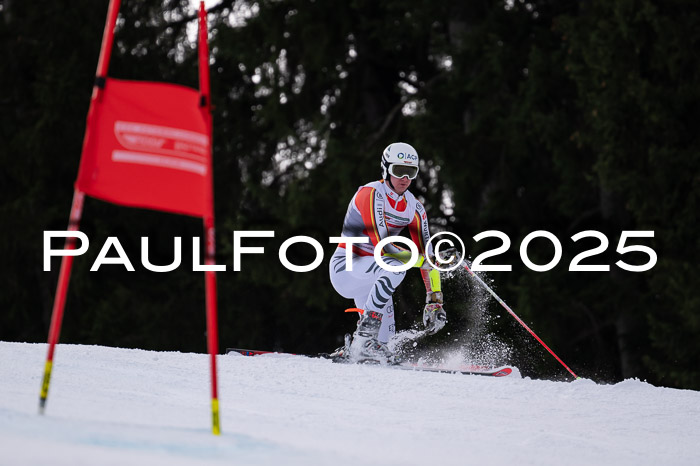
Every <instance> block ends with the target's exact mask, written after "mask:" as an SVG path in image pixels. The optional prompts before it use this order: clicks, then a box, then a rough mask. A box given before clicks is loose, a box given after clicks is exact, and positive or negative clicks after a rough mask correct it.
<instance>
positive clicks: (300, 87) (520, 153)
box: [0, 0, 700, 389]
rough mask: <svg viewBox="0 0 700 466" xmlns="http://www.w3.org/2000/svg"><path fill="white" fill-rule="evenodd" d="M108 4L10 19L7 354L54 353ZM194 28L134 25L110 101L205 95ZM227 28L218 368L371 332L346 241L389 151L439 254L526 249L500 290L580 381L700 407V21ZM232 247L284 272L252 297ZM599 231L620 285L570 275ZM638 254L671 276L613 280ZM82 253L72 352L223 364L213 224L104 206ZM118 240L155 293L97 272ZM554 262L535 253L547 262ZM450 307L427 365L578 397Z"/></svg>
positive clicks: (430, 20)
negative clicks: (68, 235)
mask: <svg viewBox="0 0 700 466" xmlns="http://www.w3.org/2000/svg"><path fill="white" fill-rule="evenodd" d="M107 3H108V2H107V1H106V0H100V1H96V0H73V1H70V2H41V3H37V2H26V1H17V0H0V164H1V165H2V168H1V169H0V192H1V193H2V196H1V197H0V219H1V222H2V240H1V241H0V257H1V258H2V262H3V266H2V267H1V268H0V275H1V277H0V283H1V284H2V285H1V287H0V289H2V292H1V293H0V340H9V341H29V342H43V341H46V338H47V334H48V327H49V321H50V316H51V306H52V302H53V295H54V292H55V286H56V282H57V276H58V269H59V260H58V259H56V260H54V262H53V265H52V271H51V272H44V271H43V267H42V265H43V262H42V247H43V240H42V238H43V231H44V230H64V229H66V227H67V222H68V213H69V210H70V202H71V198H72V193H73V189H72V184H73V182H74V180H75V178H76V175H77V170H78V164H79V158H80V151H81V144H82V139H83V134H84V129H85V118H86V114H87V110H88V105H89V100H90V95H91V92H92V85H93V82H94V74H95V69H96V65H97V59H98V54H99V48H100V42H101V38H102V32H103V28H104V21H105V18H106V11H107ZM194 18H195V11H194V9H193V8H192V7H191V6H190V4H189V1H187V0H160V1H156V0H150V1H133V0H124V1H123V2H122V7H121V10H120V19H119V22H118V26H117V31H116V36H115V43H114V49H113V54H112V61H111V66H110V76H112V77H116V78H124V79H139V80H151V81H169V82H175V83H179V84H183V85H188V86H191V87H197V58H196V43H194V42H193V41H194V40H195V35H193V34H192V31H193V29H192V28H195V27H196V22H195V21H194ZM208 19H209V27H210V37H211V43H210V46H211V51H212V60H211V80H212V93H213V96H212V101H213V104H214V107H215V108H214V165H215V170H214V178H215V179H214V183H215V206H216V216H217V263H219V264H226V265H227V271H226V272H223V273H219V274H218V278H219V323H220V341H221V349H222V350H223V349H225V348H226V347H230V346H237V347H246V348H248V347H249V348H256V349H276V350H285V351H291V352H297V353H314V352H320V351H329V350H332V349H333V348H334V347H336V346H337V345H338V344H339V343H340V340H341V338H342V335H343V333H345V332H348V331H352V329H353V327H354V318H353V317H351V316H350V315H348V314H345V313H343V309H345V308H346V307H349V305H350V304H351V303H350V302H349V301H346V300H344V299H343V298H341V297H340V296H338V295H337V294H336V293H335V292H334V290H333V289H332V287H331V285H330V281H329V279H328V271H327V264H328V258H329V257H330V254H331V253H332V251H333V249H334V247H333V245H331V244H329V243H328V241H327V239H328V237H329V236H337V235H338V234H339V233H340V228H341V224H342V219H343V216H344V214H345V211H346V208H347V205H348V202H349V200H350V198H351V197H352V195H353V193H354V192H355V190H356V189H357V187H358V186H360V185H362V184H365V183H367V182H369V181H372V180H376V179H378V178H379V177H380V169H379V160H380V154H381V151H382V150H383V148H384V147H385V146H386V145H387V144H389V143H391V142H394V141H405V142H408V143H410V144H412V145H413V146H414V147H416V148H417V150H418V152H419V154H420V156H421V157H422V165H421V168H422V170H421V173H420V175H419V178H418V179H417V180H416V182H414V185H413V187H412V188H411V189H412V191H413V192H414V193H415V194H416V195H418V196H419V198H420V199H421V200H423V201H424V204H425V205H426V208H427V210H428V214H429V218H430V220H431V226H432V229H433V232H436V231H439V230H447V231H451V232H454V233H456V234H458V235H459V236H460V237H461V238H462V239H463V240H464V241H465V243H466V245H467V248H468V250H469V255H470V256H471V257H472V258H473V257H475V256H476V255H477V254H478V253H480V252H483V251H486V250H488V249H493V248H495V247H497V246H499V245H500V242H499V241H498V240H496V239H493V238H491V239H485V240H482V241H480V242H476V241H474V240H473V239H472V237H473V236H474V235H476V234H477V233H480V232H483V231H486V230H500V231H503V232H504V233H506V234H507V235H508V236H509V237H510V239H511V241H512V244H511V247H510V249H509V250H508V251H507V252H506V253H504V254H502V255H500V256H498V257H494V258H491V259H489V260H487V261H486V263H489V264H512V266H513V270H512V271H511V272H490V273H488V274H486V275H485V277H486V279H487V280H488V282H489V283H490V284H491V285H492V286H493V287H494V288H495V290H496V292H497V293H498V294H499V295H500V296H501V297H502V298H503V299H504V300H505V301H506V302H507V303H509V305H510V306H511V307H512V308H513V309H514V310H515V312H516V313H518V314H519V315H520V316H521V317H522V318H523V319H524V320H525V321H526V322H528V323H529V324H531V327H532V328H533V329H534V330H535V332H537V333H538V334H539V335H540V336H541V337H542V338H543V340H544V341H545V342H547V343H548V344H549V345H550V346H551V347H552V348H553V349H554V350H555V351H556V352H557V353H558V354H559V356H561V357H562V359H563V360H564V361H565V362H567V364H568V365H569V366H571V367H572V369H574V371H575V372H577V373H578V375H581V376H584V377H590V378H593V379H594V380H596V381H601V382H613V381H617V380H621V379H622V378H629V377H639V378H641V379H646V380H648V381H650V382H652V383H655V384H661V385H665V386H670V387H681V388H693V389H700V364H698V363H700V358H699V357H698V355H699V354H700V315H699V312H700V291H699V290H700V268H699V267H698V260H699V259H700V247H699V245H700V241H699V240H698V233H699V231H698V211H699V210H700V205H699V204H698V200H699V199H698V198H699V195H700V137H699V134H700V4H699V3H698V2H696V1H693V0H665V1H652V0H615V1H608V0H581V1H566V0H564V1H551V0H550V1H546V0H532V1H529V2H524V1H519V0H514V1H513V0H511V1H506V2H503V1H486V0H474V1H468V2H467V1H464V2H457V1H451V2H436V1H431V0H403V1H396V0H385V1H381V2H378V1H373V0H348V1H321V0H316V1H313V0H289V1H285V0H278V1H267V0H258V1H250V0H224V1H222V2H220V3H218V4H215V5H213V6H211V7H210V13H209V15H208ZM188 31H189V32H188ZM234 230H274V231H275V238H274V239H265V240H260V241H253V240H250V241H247V242H246V245H250V246H254V245H261V246H265V248H266V254H265V255H255V256H252V255H251V256H244V258H243V271H242V272H233V271H232V249H231V243H232V232H233V231H234ZM535 230H547V231H549V232H551V233H553V234H554V235H555V236H557V238H559V240H560V241H561V243H562V247H563V257H562V259H561V262H560V263H559V265H557V266H556V267H555V268H554V269H553V270H551V271H549V272H544V273H538V272H534V271H532V270H530V269H528V268H527V267H525V266H524V265H523V262H522V261H521V259H520V256H519V253H518V249H519V245H520V243H521V241H522V239H523V238H524V237H525V235H527V234H528V233H530V232H532V231H535ZM585 230H598V231H601V232H603V233H604V234H605V235H606V236H607V237H608V239H609V241H610V244H609V246H608V248H607V250H606V251H605V252H604V253H602V254H600V255H597V256H595V257H592V258H589V259H586V260H584V261H583V263H584V264H609V265H611V271H610V272H569V271H568V265H569V263H570V262H571V260H572V259H573V257H574V256H575V255H577V254H579V253H581V252H583V251H585V250H588V249H592V248H593V247H595V246H597V245H598V242H597V241H596V240H594V239H590V238H589V239H584V240H581V241H579V242H574V241H572V240H571V236H572V235H574V234H576V233H578V232H581V231H585ZM626 230H653V231H654V233H655V235H654V238H653V239H639V240H635V241H634V242H633V243H634V244H643V245H646V246H649V247H651V248H653V249H654V250H655V251H656V253H657V255H658V263H657V264H656V266H655V267H654V268H653V269H652V270H650V271H648V272H643V273H633V272H627V271H624V270H622V269H620V268H619V267H617V266H616V265H614V264H615V262H616V261H618V260H620V259H623V260H625V261H626V262H629V263H632V264H642V263H644V262H646V261H647V257H646V256H645V255H644V254H641V253H630V254H626V255H624V257H622V256H620V255H619V254H618V253H617V252H616V251H615V249H616V247H617V244H618V241H619V238H620V236H621V233H622V231H626ZM81 231H83V232H85V233H86V234H87V235H88V237H89V238H90V241H91V248H90V250H89V251H88V253H86V254H85V255H84V256H82V257H80V258H78V259H77V260H76V261H75V263H74V268H73V275H72V278H71V285H70V293H69V295H68V301H67V307H66V315H65V319H64V325H63V331H62V335H61V341H62V342H64V343H83V344H101V345H112V346H121V347H138V348H144V349H154V350H177V351H194V352H205V351H206V338H205V337H206V336H205V313H204V279H203V276H202V274H201V273H194V272H192V271H191V267H190V266H189V258H190V257H191V244H190V241H189V238H191V237H193V236H201V235H202V226H201V221H200V220H198V219H194V218H188V217H181V216H175V215H170V214H166V213H161V212H154V211H147V210H139V209H129V208H124V207H119V206H115V205H111V204H108V203H105V202H102V201H98V200H94V199H87V200H86V204H85V209H84V215H83V220H82V223H81ZM294 235H308V236H312V237H314V238H316V239H317V240H319V241H320V242H321V243H322V244H323V245H324V247H325V253H326V259H325V261H324V263H323V265H322V266H320V267H319V268H317V269H316V270H315V271H313V272H309V273H304V274H301V273H292V272H289V271H287V270H286V269H285V268H284V267H283V266H282V265H281V264H280V263H279V260H278V258H277V249H278V247H279V245H280V244H281V242H282V241H283V240H284V239H286V238H289V237H291V236H294ZM108 236H117V237H118V238H119V241H120V242H121V244H122V245H123V246H124V249H125V250H126V252H127V253H128V255H129V257H130V258H131V259H132V261H133V262H134V265H135V267H136V271H135V272H127V271H126V270H125V269H124V268H123V267H119V266H103V267H102V268H101V269H100V271H98V272H89V268H90V266H91V265H92V262H93V261H94V259H95V258H96V256H97V253H98V252H99V250H100V248H101V246H102V244H104V241H105V240H106V238H107V237H108ZM141 236H148V237H149V238H150V240H151V248H150V249H151V261H152V262H153V263H156V264H167V263H170V262H171V261H172V257H173V237H175V236H181V237H183V265H182V266H181V267H180V268H179V269H178V270H176V271H175V272H171V273H168V274H157V273H153V272H148V271H146V270H145V269H144V268H143V266H141V265H140V260H139V258H140V238H141ZM552 256H553V252H552V246H551V243H548V242H547V241H546V240H542V239H539V240H535V241H534V242H533V243H531V245H530V248H529V257H530V258H531V259H532V260H533V262H535V263H539V264H544V263H547V262H549V260H550V259H551V258H552ZM312 259H313V250H312V249H311V248H310V247H308V248H307V247H305V246H297V247H294V248H292V249H291V250H290V260H292V261H293V262H296V263H309V262H310V261H311V260H312ZM188 268H189V269H190V271H188V270H187V269H188ZM444 288H445V291H446V309H447V312H448V317H449V324H448V327H447V328H446V330H445V331H443V332H442V333H441V334H438V335H436V336H434V337H432V338H431V339H429V340H427V341H425V342H424V343H423V345H424V346H426V347H435V348H445V347H449V348H460V349H463V350H467V351H475V352H479V351H482V352H483V351H486V352H488V348H491V349H493V348H497V349H498V348H500V349H501V350H503V351H504V354H505V355H506V356H507V358H508V360H509V361H510V362H511V363H513V364H515V365H517V366H519V367H520V369H521V371H522V372H523V374H524V375H528V376H531V377H538V378H550V379H565V378H566V377H567V375H568V374H567V373H566V372H564V370H563V369H562V368H561V366H559V365H558V364H557V363H556V361H554V360H553V359H552V358H551V357H550V356H549V355H548V354H547V353H546V352H545V351H544V350H543V349H542V348H541V347H540V346H539V345H538V344H537V343H536V342H535V341H534V340H533V339H532V338H531V337H530V336H529V335H528V334H527V333H526V332H525V331H524V330H523V329H522V328H521V327H520V326H519V325H518V324H517V323H516V322H515V321H514V320H513V319H512V318H511V317H510V316H508V315H507V314H506V313H505V312H504V311H503V310H501V309H500V307H499V306H498V304H497V303H496V302H494V301H493V300H488V299H486V297H485V294H484V292H483V291H480V290H479V288H478V287H476V286H475V285H474V284H473V283H472V282H470V281H469V280H468V279H467V278H466V276H464V275H456V276H451V277H445V278H444ZM423 293H424V290H423V286H422V283H421V281H420V278H419V274H417V273H412V274H411V275H409V277H407V279H406V280H405V281H404V284H403V285H402V286H401V287H400V289H399V290H398V292H397V294H396V296H395V301H396V307H397V321H398V322H397V323H398V326H399V327H400V328H407V327H409V326H411V325H415V324H416V323H417V322H419V320H420V313H421V310H422V305H423V304H422V303H423V296H424V295H423ZM485 348H486V349H485ZM59 351H60V350H59ZM59 362H60V356H59ZM38 370H39V368H38V367H37V371H38Z"/></svg>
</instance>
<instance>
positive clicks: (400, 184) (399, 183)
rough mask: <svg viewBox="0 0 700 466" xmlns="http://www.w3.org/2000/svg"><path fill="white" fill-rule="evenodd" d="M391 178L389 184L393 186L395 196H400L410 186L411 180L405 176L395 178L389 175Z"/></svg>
mask: <svg viewBox="0 0 700 466" xmlns="http://www.w3.org/2000/svg"><path fill="white" fill-rule="evenodd" d="M389 177H390V178H391V184H392V185H393V186H394V188H396V189H395V191H396V194H398V195H401V194H403V193H405V192H406V190H407V189H408V187H409V186H411V179H410V178H409V177H407V176H404V177H403V178H396V177H395V176H394V175H389Z"/></svg>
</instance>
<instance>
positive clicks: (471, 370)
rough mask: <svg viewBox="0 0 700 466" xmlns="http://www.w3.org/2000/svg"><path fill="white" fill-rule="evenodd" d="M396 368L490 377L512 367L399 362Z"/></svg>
mask: <svg viewBox="0 0 700 466" xmlns="http://www.w3.org/2000/svg"><path fill="white" fill-rule="evenodd" d="M390 367H395V368H397V369H403V370H408V371H417V372H439V373H443V374H465V375H484V376H490V377H505V376H507V375H510V374H511V373H512V372H513V368H512V367H510V366H499V367H490V366H466V367H460V368H450V367H442V366H430V365H425V364H415V363H400V364H397V365H395V366H390Z"/></svg>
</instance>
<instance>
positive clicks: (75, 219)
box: [39, 0, 121, 414]
mask: <svg viewBox="0 0 700 466" xmlns="http://www.w3.org/2000/svg"><path fill="white" fill-rule="evenodd" d="M120 4H121V0H110V2H109V7H108V9H107V20H106V22H105V29H104V33H103V35H102V45H101V47H100V58H99V60H98V62H97V75H96V79H95V85H94V86H93V89H92V98H91V100H90V109H89V110H88V116H87V122H88V126H89V125H90V122H91V121H92V116H93V107H94V105H95V102H96V101H98V100H99V99H100V97H101V95H102V94H101V92H102V90H103V88H104V84H105V79H106V77H107V70H108V68H109V59H110V56H111V52H112V43H113V41H114V28H115V27H116V24H117V16H118V14H119V6H120ZM88 134H89V133H88V129H87V128H86V129H85V138H84V139H83V151H84V150H85V145H86V142H87V139H88ZM84 201H85V194H84V193H83V192H82V191H80V190H78V189H77V188H75V190H74V191H73V203H72V204H71V210H70V220H69V223H68V230H69V231H77V230H78V227H79V225H80V219H81V217H82V213H83V203H84ZM64 249H67V250H70V249H75V238H67V239H66V242H65V246H64ZM72 266H73V256H63V258H62V259H61V271H60V272H59V274H58V285H56V296H55V297H54V301H53V310H52V311H51V327H50V329H49V351H48V355H47V357H46V364H45V366H44V377H43V379H42V382H41V392H40V395H39V413H40V414H43V413H44V409H45V407H46V398H47V397H48V395H49V383H50V381H51V370H52V368H53V356H54V351H55V349H56V344H57V343H58V340H59V336H60V334H61V325H62V323H63V310H64V309H65V304H66V295H67V294H68V283H69V281H70V273H71V269H72Z"/></svg>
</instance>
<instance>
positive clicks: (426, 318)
mask: <svg viewBox="0 0 700 466" xmlns="http://www.w3.org/2000/svg"><path fill="white" fill-rule="evenodd" d="M425 302H426V305H425V307H424V308H423V325H424V326H425V330H426V331H427V333H428V335H434V334H435V333H437V332H439V331H440V330H442V328H443V327H444V326H445V324H446V323H447V313H445V310H444V309H443V308H442V292H440V291H436V292H431V293H428V295H427V296H426V298H425Z"/></svg>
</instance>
